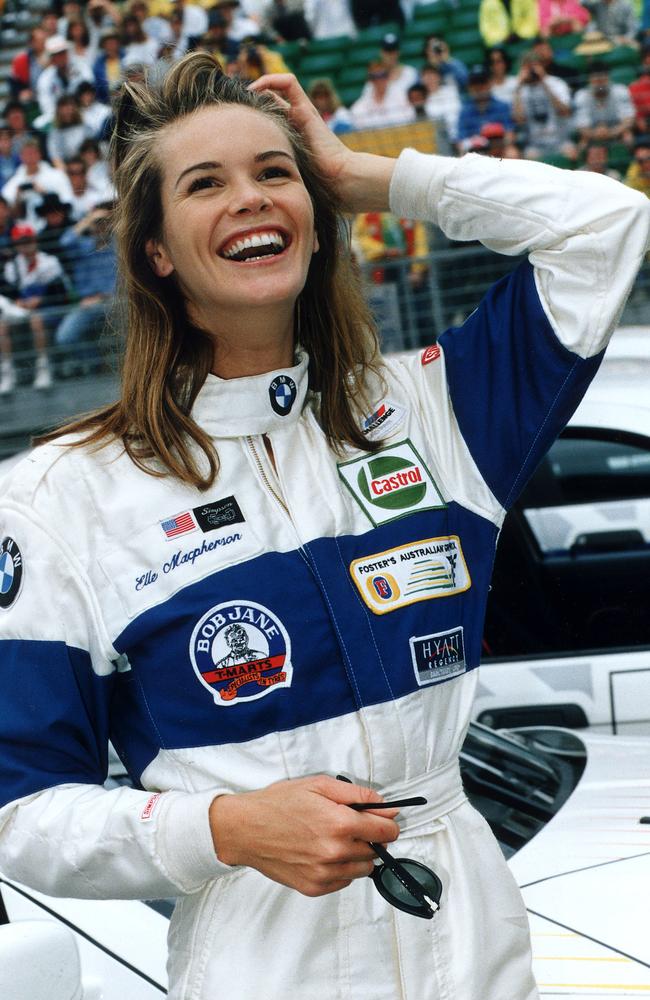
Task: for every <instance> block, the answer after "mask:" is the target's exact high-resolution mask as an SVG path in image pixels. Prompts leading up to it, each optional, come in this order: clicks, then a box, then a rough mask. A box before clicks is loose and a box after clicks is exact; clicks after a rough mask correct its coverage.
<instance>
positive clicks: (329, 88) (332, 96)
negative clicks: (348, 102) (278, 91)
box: [309, 77, 354, 135]
mask: <svg viewBox="0 0 650 1000" xmlns="http://www.w3.org/2000/svg"><path fill="white" fill-rule="evenodd" d="M309 99H310V101H311V103H312V104H313V105H314V107H315V108H316V110H317V111H318V114H319V115H320V116H321V118H322V119H323V121H324V122H325V124H326V125H327V127H328V128H329V129H331V131H332V132H335V133H336V134H337V135H340V134H341V133H342V132H351V131H352V129H353V128H354V126H353V124H352V115H351V114H350V112H349V111H348V109H347V108H346V107H344V106H343V105H342V104H341V99H340V97H339V95H338V94H337V92H336V90H335V89H334V86H333V84H332V81H331V80H329V79H327V78H326V77H323V79H321V80H313V81H312V84H311V86H310V88H309Z"/></svg>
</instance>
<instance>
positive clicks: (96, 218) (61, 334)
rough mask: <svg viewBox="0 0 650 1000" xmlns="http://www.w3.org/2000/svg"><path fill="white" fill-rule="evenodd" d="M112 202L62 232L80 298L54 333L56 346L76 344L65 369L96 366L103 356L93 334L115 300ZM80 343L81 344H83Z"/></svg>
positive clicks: (95, 209)
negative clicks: (100, 354)
mask: <svg viewBox="0 0 650 1000" xmlns="http://www.w3.org/2000/svg"><path fill="white" fill-rule="evenodd" d="M110 215H111V206H110V204H101V205H98V206H96V207H95V208H93V209H92V211H91V212H88V214H87V215H85V216H84V218H83V219H80V220H79V222H78V223H77V224H76V225H75V226H73V227H72V228H71V229H68V231H67V232H66V233H64V235H63V236H62V239H61V242H62V244H63V245H64V246H65V247H66V248H67V249H68V250H69V252H70V254H71V257H72V259H73V260H74V262H75V265H74V273H73V278H74V287H75V291H76V293H77V295H78V296H79V302H78V303H77V305H76V306H75V307H74V308H73V309H71V310H69V311H68V312H67V313H66V315H65V316H64V317H63V319H62V320H61V322H60V324H59V326H58V327H57V330H56V334H55V341H56V344H57V346H59V347H61V348H70V347H72V346H73V345H74V346H75V353H74V357H73V358H69V359H67V364H66V359H64V362H63V370H64V371H66V370H67V371H69V370H70V362H72V364H75V363H76V364H80V365H82V366H86V367H91V368H92V367H96V366H97V365H98V364H100V363H101V359H100V357H99V354H98V352H97V348H96V347H95V346H94V344H90V343H89V341H90V340H91V338H92V337H93V336H94V335H96V334H97V333H98V332H99V331H100V330H101V328H102V327H103V326H104V323H105V322H106V317H107V315H108V313H109V311H110V309H111V307H112V304H113V296H114V294H115V280H116V275H117V259H116V256H115V246H114V242H113V239H112V236H111V232H110ZM78 345H82V346H81V347H80V346H78Z"/></svg>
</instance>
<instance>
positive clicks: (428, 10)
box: [411, 0, 449, 24]
mask: <svg viewBox="0 0 650 1000" xmlns="http://www.w3.org/2000/svg"><path fill="white" fill-rule="evenodd" d="M443 11H445V12H446V13H448V12H449V8H448V6H447V4H446V3H444V2H443V0H439V2H438V3H423V4H421V5H419V6H418V7H416V8H415V10H414V11H413V19H412V21H411V23H412V24H413V23H417V22H418V21H426V20H427V19H428V18H430V17H431V18H433V17H436V16H437V15H439V14H441V13H442V12H443Z"/></svg>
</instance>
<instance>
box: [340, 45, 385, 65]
mask: <svg viewBox="0 0 650 1000" xmlns="http://www.w3.org/2000/svg"><path fill="white" fill-rule="evenodd" d="M375 59H379V45H359V44H358V43H357V42H356V40H355V41H352V42H351V43H350V48H349V49H348V51H347V52H346V53H345V61H346V63H347V64H348V65H349V66H367V65H368V63H371V62H373V61H374V60H375Z"/></svg>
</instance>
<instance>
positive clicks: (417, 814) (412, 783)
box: [382, 759, 467, 833]
mask: <svg viewBox="0 0 650 1000" xmlns="http://www.w3.org/2000/svg"><path fill="white" fill-rule="evenodd" d="M382 795H383V796H384V798H385V799H398V798H399V799H404V798H410V797H411V796H412V795H423V796H424V798H425V799H426V800H427V803H426V805H423V806H410V807H408V806H407V807H405V808H404V809H403V810H402V811H401V812H400V813H399V815H398V816H397V817H396V820H397V823H398V824H399V826H400V829H401V831H402V833H417V832H418V831H419V830H421V829H422V830H423V829H424V828H425V827H430V826H431V825H432V824H433V823H435V822H436V820H440V819H441V818H442V817H443V816H446V815H447V813H450V812H452V810H453V809H457V808H458V806H460V805H462V804H463V802H466V801H467V796H466V795H465V791H464V789H463V784H462V781H461V777H460V764H459V761H458V760H457V759H455V760H450V761H449V762H448V763H447V764H444V765H443V767H439V768H437V770H435V771H428V772H427V773H426V774H419V775H418V776H417V777H416V778H411V779H410V780H409V781H403V782H401V783H399V784H395V785H391V786H390V787H388V788H382Z"/></svg>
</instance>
